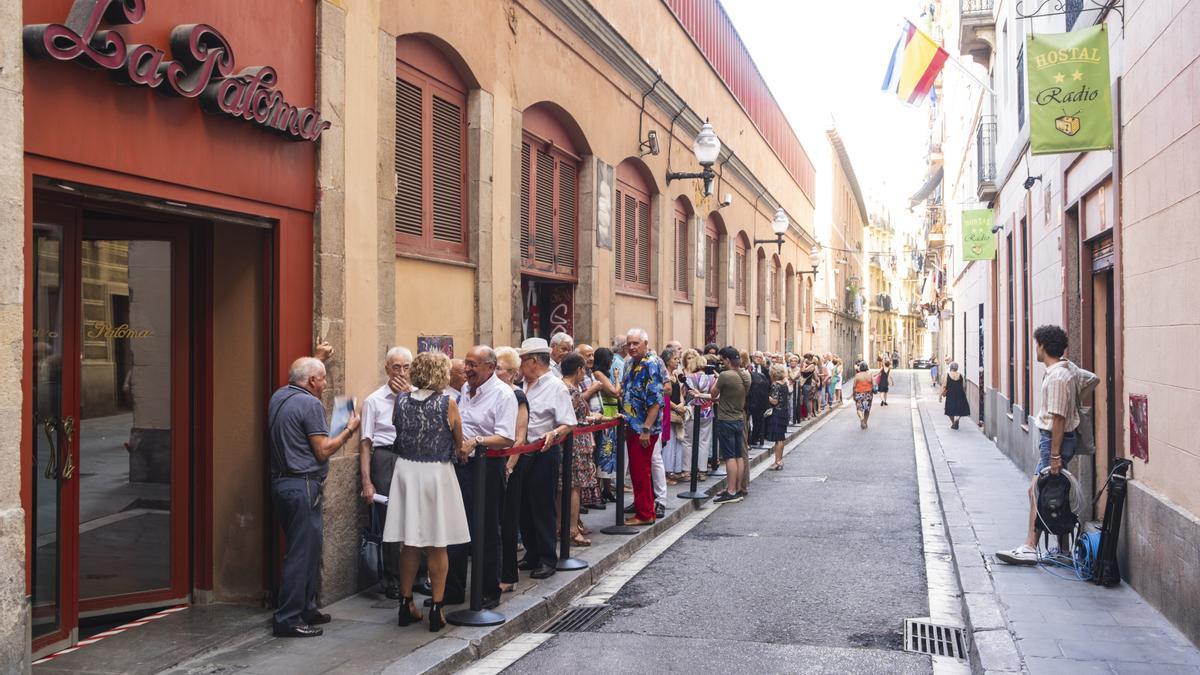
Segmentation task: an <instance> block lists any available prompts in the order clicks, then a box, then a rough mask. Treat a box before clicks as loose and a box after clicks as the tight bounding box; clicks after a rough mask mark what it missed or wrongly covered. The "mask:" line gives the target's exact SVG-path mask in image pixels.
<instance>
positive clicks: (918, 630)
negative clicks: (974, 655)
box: [904, 619, 967, 661]
mask: <svg viewBox="0 0 1200 675" xmlns="http://www.w3.org/2000/svg"><path fill="white" fill-rule="evenodd" d="M904 651H906V652H915V653H917V654H929V655H931V656H948V657H951V658H955V659H961V660H964V661H965V660H966V659H967V634H966V633H965V632H964V631H963V629H961V628H956V627H954V626H942V625H940V624H936V623H932V622H930V621H929V620H928V619H905V620H904Z"/></svg>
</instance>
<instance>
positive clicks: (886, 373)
mask: <svg viewBox="0 0 1200 675" xmlns="http://www.w3.org/2000/svg"><path fill="white" fill-rule="evenodd" d="M878 379H879V385H878V386H877V387H876V388H877V389H878V391H879V405H881V406H882V405H887V404H888V402H887V395H888V389H890V388H891V386H892V360H891V359H890V358H888V357H887V356H884V358H883V359H882V360H881V361H880V362H879V377H878Z"/></svg>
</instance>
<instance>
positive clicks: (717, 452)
mask: <svg viewBox="0 0 1200 675" xmlns="http://www.w3.org/2000/svg"><path fill="white" fill-rule="evenodd" d="M718 435H719V434H717V418H716V416H713V432H712V458H713V460H714V461H715V462H716V464H717V468H715V469H713V470H712V472H711V473H709V474H708V475H710V476H716V477H718V478H720V477H721V476H725V475H727V472H726V471H725V462H722V461H721V449H720V448H719V447H718V445H717V440H718V439H717V436H718Z"/></svg>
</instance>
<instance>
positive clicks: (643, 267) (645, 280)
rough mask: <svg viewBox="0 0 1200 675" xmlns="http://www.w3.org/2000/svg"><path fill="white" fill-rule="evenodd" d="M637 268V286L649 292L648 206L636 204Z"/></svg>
mask: <svg viewBox="0 0 1200 675" xmlns="http://www.w3.org/2000/svg"><path fill="white" fill-rule="evenodd" d="M637 234H638V251H637V255H638V268H637V285H638V287H639V288H640V289H641V290H644V291H649V290H650V205H649V204H647V203H646V202H642V201H639V202H638V203H637Z"/></svg>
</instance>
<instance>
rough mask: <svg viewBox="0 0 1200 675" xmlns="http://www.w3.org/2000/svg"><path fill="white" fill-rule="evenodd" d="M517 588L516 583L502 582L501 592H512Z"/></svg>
mask: <svg viewBox="0 0 1200 675" xmlns="http://www.w3.org/2000/svg"><path fill="white" fill-rule="evenodd" d="M516 590H517V585H516V584H500V592H501V593H512V592H514V591H516Z"/></svg>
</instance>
